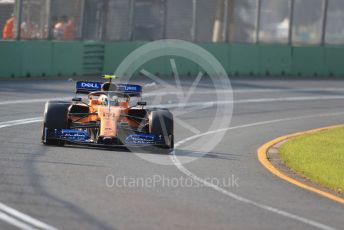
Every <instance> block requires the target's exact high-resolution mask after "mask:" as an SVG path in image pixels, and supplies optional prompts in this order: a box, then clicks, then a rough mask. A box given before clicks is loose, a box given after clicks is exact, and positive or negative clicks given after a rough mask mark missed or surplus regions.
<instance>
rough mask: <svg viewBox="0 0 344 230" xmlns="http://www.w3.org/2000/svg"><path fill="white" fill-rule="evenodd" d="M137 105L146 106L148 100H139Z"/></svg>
mask: <svg viewBox="0 0 344 230" xmlns="http://www.w3.org/2000/svg"><path fill="white" fill-rule="evenodd" d="M137 105H139V106H146V105H147V102H145V101H139V102H137Z"/></svg>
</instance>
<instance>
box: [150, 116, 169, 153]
mask: <svg viewBox="0 0 344 230" xmlns="http://www.w3.org/2000/svg"><path fill="white" fill-rule="evenodd" d="M149 133H151V134H154V135H156V136H160V137H163V140H164V144H162V145H157V146H155V148H154V152H158V153H159V152H163V153H166V152H167V153H170V152H172V151H173V149H174V124H173V115H172V113H171V112H170V111H168V110H154V111H151V112H150V114H149Z"/></svg>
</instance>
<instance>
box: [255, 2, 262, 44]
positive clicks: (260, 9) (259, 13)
mask: <svg viewBox="0 0 344 230" xmlns="http://www.w3.org/2000/svg"><path fill="white" fill-rule="evenodd" d="M261 11H262V0H258V5H257V19H256V20H257V21H256V43H259V42H260V41H259V32H260V15H261Z"/></svg>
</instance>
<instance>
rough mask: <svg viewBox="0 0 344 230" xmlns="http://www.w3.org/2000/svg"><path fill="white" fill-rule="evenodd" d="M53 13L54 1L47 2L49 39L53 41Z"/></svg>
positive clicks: (48, 0)
mask: <svg viewBox="0 0 344 230" xmlns="http://www.w3.org/2000/svg"><path fill="white" fill-rule="evenodd" d="M51 11H52V0H47V21H48V22H47V26H48V28H47V33H48V34H47V39H48V40H51V39H52V37H53V36H52V34H53V33H52V32H53V30H52V25H51Z"/></svg>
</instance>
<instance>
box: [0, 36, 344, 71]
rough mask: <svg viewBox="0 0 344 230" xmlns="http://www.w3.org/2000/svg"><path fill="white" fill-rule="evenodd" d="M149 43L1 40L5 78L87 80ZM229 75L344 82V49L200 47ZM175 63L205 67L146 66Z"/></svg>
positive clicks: (161, 60) (162, 60)
mask: <svg viewBox="0 0 344 230" xmlns="http://www.w3.org/2000/svg"><path fill="white" fill-rule="evenodd" d="M144 44H146V42H105V43H104V42H91V41H68V42H64V41H0V78H11V77H15V78H18V77H50V76H82V75H97V74H102V73H109V74H111V73H114V72H115V70H116V68H117V67H118V66H119V64H120V63H121V62H122V61H123V60H124V59H125V57H127V55H128V54H130V53H131V52H132V51H134V50H135V49H136V48H138V47H140V46H142V45H144ZM198 45H200V46H201V47H203V48H204V49H206V50H207V51H209V52H210V53H211V54H213V55H214V56H215V57H216V58H217V59H218V60H219V62H220V63H221V64H222V65H223V67H224V69H225V70H226V71H227V73H228V74H230V75H236V76H250V75H251V76H300V77H301V76H315V77H316V76H339V77H344V65H343V61H344V47H334V46H324V47H318V46H309V47H292V46H287V45H279V44H227V43H199V44H198ZM171 60H174V61H175V63H176V65H177V69H178V73H179V74H180V75H196V74H198V72H199V71H202V68H201V67H200V66H198V65H197V64H196V63H194V62H192V61H190V60H187V59H185V58H183V57H175V56H172V57H171V56H162V57H158V58H155V59H153V60H150V61H148V62H147V63H145V64H143V65H142V66H136V65H134V68H135V69H137V71H136V72H135V75H141V74H142V73H141V70H143V69H144V70H146V71H148V72H150V73H152V74H154V75H159V76H171V75H172V74H173V70H172V68H171Z"/></svg>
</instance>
